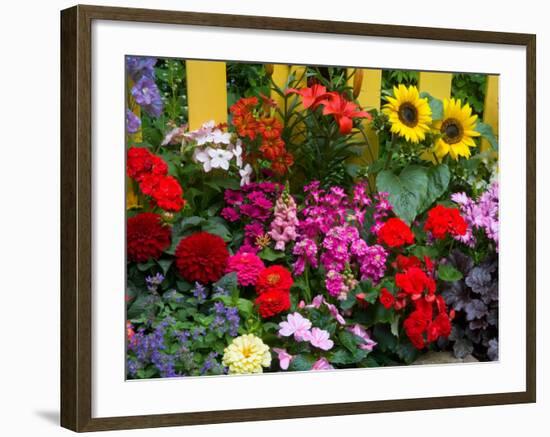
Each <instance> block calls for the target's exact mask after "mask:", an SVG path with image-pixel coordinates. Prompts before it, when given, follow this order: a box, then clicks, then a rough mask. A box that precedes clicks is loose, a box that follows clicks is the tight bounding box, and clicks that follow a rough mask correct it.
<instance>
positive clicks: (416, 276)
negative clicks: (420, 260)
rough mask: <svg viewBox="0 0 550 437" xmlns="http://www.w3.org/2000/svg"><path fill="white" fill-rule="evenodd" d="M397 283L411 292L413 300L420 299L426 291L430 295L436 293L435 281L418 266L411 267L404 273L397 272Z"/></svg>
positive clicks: (405, 290) (407, 291)
mask: <svg viewBox="0 0 550 437" xmlns="http://www.w3.org/2000/svg"><path fill="white" fill-rule="evenodd" d="M395 285H397V286H398V287H399V288H400V289H401V290H403V291H404V292H405V293H407V294H410V295H411V298H412V299H413V300H416V299H418V298H419V297H420V296H421V295H422V293H424V292H427V293H428V294H429V295H433V294H434V293H435V281H434V280H433V279H432V278H430V277H429V276H428V275H427V274H426V273H425V272H424V271H423V270H422V269H420V268H418V267H410V268H408V269H407V270H405V272H404V273H397V274H396V275H395Z"/></svg>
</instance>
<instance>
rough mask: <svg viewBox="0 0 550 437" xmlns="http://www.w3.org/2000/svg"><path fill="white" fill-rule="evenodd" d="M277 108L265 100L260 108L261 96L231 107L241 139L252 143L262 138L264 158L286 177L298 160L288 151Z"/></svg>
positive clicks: (243, 99)
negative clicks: (273, 109)
mask: <svg viewBox="0 0 550 437" xmlns="http://www.w3.org/2000/svg"><path fill="white" fill-rule="evenodd" d="M273 105H274V102H273V101H272V100H270V99H267V98H264V99H263V104H262V105H261V106H262V107H261V108H260V109H258V108H257V106H258V98H257V97H245V98H242V99H239V100H238V101H237V102H236V103H235V104H234V105H232V106H231V108H230V112H231V114H232V120H231V122H232V123H233V126H235V129H236V130H237V133H238V134H239V136H241V137H248V138H249V139H250V140H252V141H254V140H256V139H258V143H259V151H260V153H261V156H262V158H264V159H265V160H267V161H269V162H270V167H271V170H272V171H273V173H275V174H276V175H277V176H282V175H284V174H285V173H286V172H287V171H288V169H289V168H290V167H291V166H292V164H294V157H293V156H292V154H291V153H289V152H288V151H287V150H286V147H285V142H284V141H283V139H282V138H281V134H282V131H283V125H282V123H281V122H280V121H279V119H278V118H276V117H275V116H274V115H273V113H272V111H271V108H272V107H273Z"/></svg>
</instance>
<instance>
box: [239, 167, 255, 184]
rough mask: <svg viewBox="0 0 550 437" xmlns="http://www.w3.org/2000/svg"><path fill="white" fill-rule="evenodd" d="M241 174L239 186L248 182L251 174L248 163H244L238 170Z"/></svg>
mask: <svg viewBox="0 0 550 437" xmlns="http://www.w3.org/2000/svg"><path fill="white" fill-rule="evenodd" d="M239 174H240V175H241V187H242V186H243V185H246V184H249V183H250V176H251V175H252V167H251V166H250V164H246V165H245V166H244V168H243V169H241V170H239Z"/></svg>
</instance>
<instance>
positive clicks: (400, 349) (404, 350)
mask: <svg viewBox="0 0 550 437" xmlns="http://www.w3.org/2000/svg"><path fill="white" fill-rule="evenodd" d="M396 353H397V356H398V357H399V358H401V359H402V360H403V361H404V362H405V363H406V364H411V363H412V362H413V361H414V360H416V359H417V358H418V355H419V354H420V351H419V350H418V349H417V348H415V347H414V345H413V344H412V343H411V342H410V341H409V340H406V341H404V342H401V343H399V345H398V346H397V349H396Z"/></svg>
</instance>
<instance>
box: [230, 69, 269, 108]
mask: <svg viewBox="0 0 550 437" xmlns="http://www.w3.org/2000/svg"><path fill="white" fill-rule="evenodd" d="M226 65H227V105H228V106H231V105H233V104H234V103H235V102H236V101H237V100H239V99H240V98H241V97H249V96H258V95H260V94H263V95H265V96H269V94H270V89H269V78H268V77H267V74H266V72H265V68H264V66H263V65H262V64H248V63H243V62H228V63H227V64H226Z"/></svg>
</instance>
